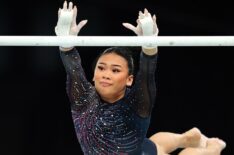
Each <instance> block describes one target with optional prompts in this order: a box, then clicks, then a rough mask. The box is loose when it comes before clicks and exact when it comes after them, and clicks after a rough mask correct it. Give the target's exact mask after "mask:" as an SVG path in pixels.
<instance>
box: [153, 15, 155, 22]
mask: <svg viewBox="0 0 234 155" xmlns="http://www.w3.org/2000/svg"><path fill="white" fill-rule="evenodd" d="M153 21H154V23H156V16H155V14H154V15H153Z"/></svg>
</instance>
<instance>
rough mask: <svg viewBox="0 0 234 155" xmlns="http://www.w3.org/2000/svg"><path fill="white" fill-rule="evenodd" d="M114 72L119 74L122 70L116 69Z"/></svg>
mask: <svg viewBox="0 0 234 155" xmlns="http://www.w3.org/2000/svg"><path fill="white" fill-rule="evenodd" d="M112 72H114V73H118V72H120V70H119V69H116V68H115V69H113V70H112Z"/></svg>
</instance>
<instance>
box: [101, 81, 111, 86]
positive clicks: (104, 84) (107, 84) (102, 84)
mask: <svg viewBox="0 0 234 155" xmlns="http://www.w3.org/2000/svg"><path fill="white" fill-rule="evenodd" d="M100 85H101V86H103V87H109V86H111V84H110V83H108V82H100Z"/></svg>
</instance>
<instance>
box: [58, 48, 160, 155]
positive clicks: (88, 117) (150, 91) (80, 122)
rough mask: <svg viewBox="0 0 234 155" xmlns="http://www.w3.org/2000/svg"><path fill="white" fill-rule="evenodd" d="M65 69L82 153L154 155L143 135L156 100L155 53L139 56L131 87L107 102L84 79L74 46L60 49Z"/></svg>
mask: <svg viewBox="0 0 234 155" xmlns="http://www.w3.org/2000/svg"><path fill="white" fill-rule="evenodd" d="M60 55H61V58H62V61H63V64H64V66H65V69H66V72H67V87H66V89H67V94H68V97H69V100H70V102H71V111H72V118H73V121H74V126H75V131H76V134H77V138H78V140H79V143H80V145H81V148H82V151H83V152H84V154H85V155H107V154H108V155H109V154H111V155H117V154H118V155H119V154H120V155H121V154H126V155H156V154H157V148H156V146H155V145H154V144H153V142H151V141H150V140H148V139H147V138H146V133H147V130H148V127H149V124H150V116H151V110H152V108H153V103H155V95H156V87H155V79H154V77H155V69H156V60H157V55H154V56H147V55H145V54H144V53H143V52H141V55H140V67H139V71H138V73H137V76H136V78H135V82H134V85H133V86H132V88H131V89H130V88H128V89H127V90H126V92H125V96H124V97H123V98H122V99H120V100H118V101H116V103H112V104H110V103H107V102H105V101H103V100H102V99H101V98H100V97H99V95H98V94H97V92H96V90H95V87H94V86H93V85H92V84H91V83H90V82H88V81H87V79H86V77H85V73H84V71H83V68H82V66H81V59H80V56H79V53H78V52H77V51H76V49H73V50H71V51H69V52H66V53H65V52H60Z"/></svg>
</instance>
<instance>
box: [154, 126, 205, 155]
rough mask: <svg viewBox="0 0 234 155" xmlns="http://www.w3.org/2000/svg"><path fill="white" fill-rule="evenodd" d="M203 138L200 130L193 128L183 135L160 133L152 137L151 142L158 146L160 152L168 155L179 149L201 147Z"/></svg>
mask: <svg viewBox="0 0 234 155" xmlns="http://www.w3.org/2000/svg"><path fill="white" fill-rule="evenodd" d="M202 136H203V135H202V134H201V132H200V130H199V129H197V128H192V129H190V130H189V131H187V132H185V133H183V134H175V133H171V132H159V133H156V134H154V135H153V136H151V137H150V140H151V141H153V142H154V143H155V144H156V145H157V147H158V148H159V152H163V153H165V154H167V153H171V152H173V151H174V150H176V149H178V148H186V147H200V144H201V140H202ZM203 138H204V137H203ZM202 143H204V142H202Z"/></svg>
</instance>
